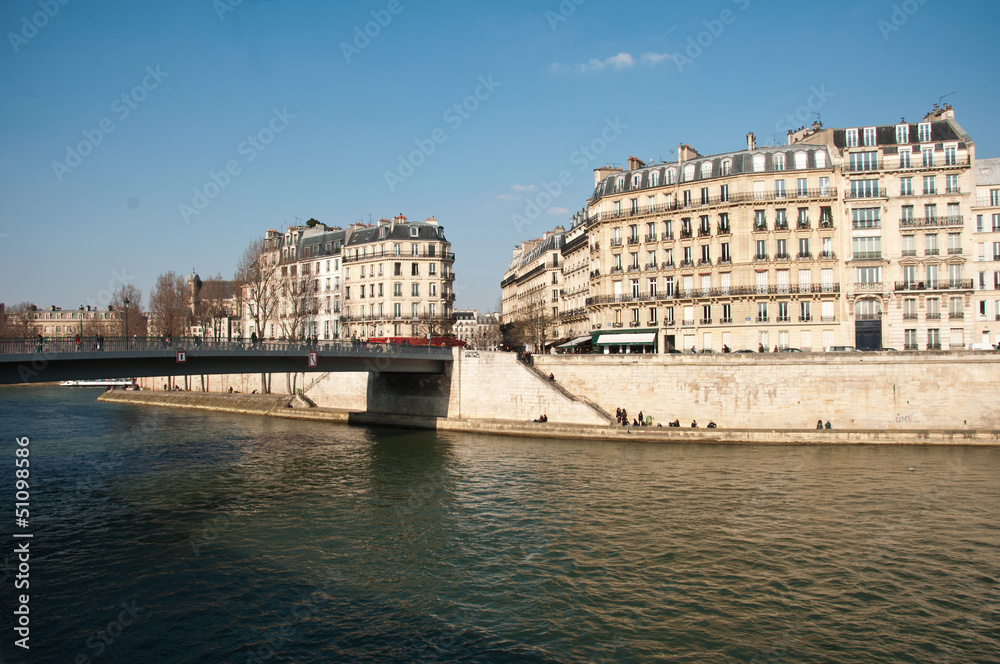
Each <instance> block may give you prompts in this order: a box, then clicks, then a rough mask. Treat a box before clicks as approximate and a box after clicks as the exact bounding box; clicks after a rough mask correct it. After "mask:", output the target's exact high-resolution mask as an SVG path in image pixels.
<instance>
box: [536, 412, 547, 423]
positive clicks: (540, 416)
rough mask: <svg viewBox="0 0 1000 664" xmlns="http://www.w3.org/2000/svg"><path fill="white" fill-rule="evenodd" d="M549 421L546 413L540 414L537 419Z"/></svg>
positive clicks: (538, 420)
mask: <svg viewBox="0 0 1000 664" xmlns="http://www.w3.org/2000/svg"><path fill="white" fill-rule="evenodd" d="M548 421H549V418H548V416H547V415H546V414H545V413H542V414H541V415H539V416H538V419H537V420H535V422H548Z"/></svg>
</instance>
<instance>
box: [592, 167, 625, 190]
mask: <svg viewBox="0 0 1000 664" xmlns="http://www.w3.org/2000/svg"><path fill="white" fill-rule="evenodd" d="M621 171H622V169H621V168H619V167H618V166H601V167H600V168H595V169H594V186H595V187H596V186H597V185H599V184H601V180H603V179H604V178H606V177H608V176H609V175H611V174H612V173H621Z"/></svg>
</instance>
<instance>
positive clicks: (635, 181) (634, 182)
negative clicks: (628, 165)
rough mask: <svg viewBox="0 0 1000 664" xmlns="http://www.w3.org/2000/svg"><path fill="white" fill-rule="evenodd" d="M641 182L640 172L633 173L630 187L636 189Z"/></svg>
mask: <svg viewBox="0 0 1000 664" xmlns="http://www.w3.org/2000/svg"><path fill="white" fill-rule="evenodd" d="M641 183H642V174H641V173H635V174H634V175H633V176H632V188H633V189H638V188H639V185H640V184H641Z"/></svg>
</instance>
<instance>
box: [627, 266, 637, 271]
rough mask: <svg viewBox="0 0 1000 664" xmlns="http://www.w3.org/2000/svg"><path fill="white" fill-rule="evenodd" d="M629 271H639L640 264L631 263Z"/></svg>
mask: <svg viewBox="0 0 1000 664" xmlns="http://www.w3.org/2000/svg"><path fill="white" fill-rule="evenodd" d="M628 271H629V272H638V271H639V266H638V265H629V266H628Z"/></svg>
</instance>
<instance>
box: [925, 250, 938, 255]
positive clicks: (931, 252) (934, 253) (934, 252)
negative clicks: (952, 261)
mask: <svg viewBox="0 0 1000 664" xmlns="http://www.w3.org/2000/svg"><path fill="white" fill-rule="evenodd" d="M940 253H941V250H940V249H924V256H937V255H938V254H940Z"/></svg>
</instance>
